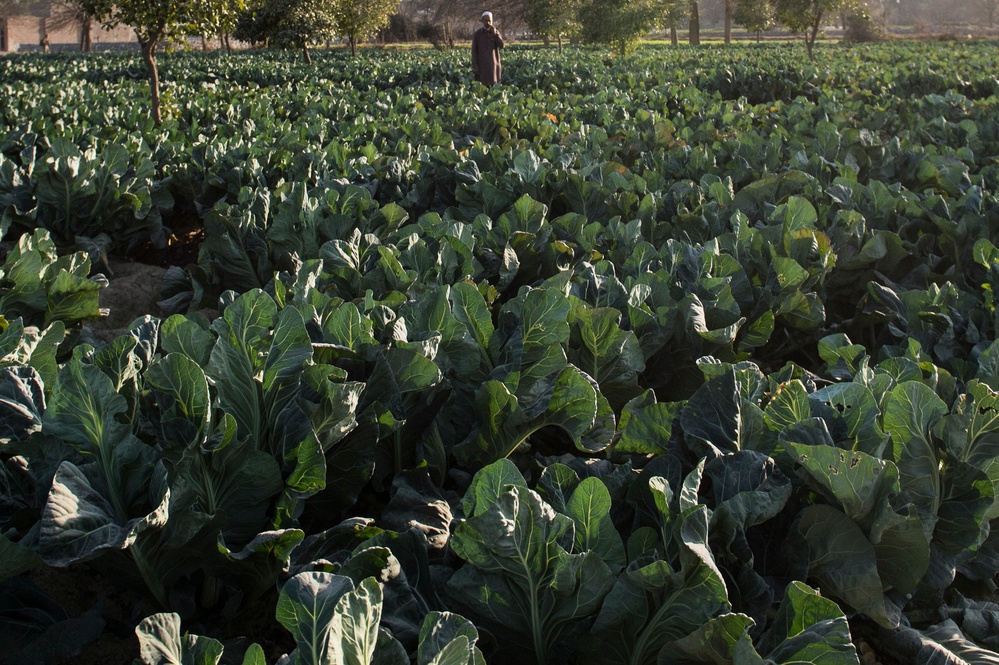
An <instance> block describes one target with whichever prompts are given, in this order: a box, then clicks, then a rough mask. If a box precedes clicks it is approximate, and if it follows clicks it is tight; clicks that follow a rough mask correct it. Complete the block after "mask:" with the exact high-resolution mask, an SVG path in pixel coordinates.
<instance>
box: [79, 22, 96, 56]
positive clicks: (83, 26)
mask: <svg viewBox="0 0 999 665" xmlns="http://www.w3.org/2000/svg"><path fill="white" fill-rule="evenodd" d="M92 25H93V19H91V18H90V17H89V16H85V17H84V18H83V21H81V22H80V50H81V51H83V52H84V53H90V52H91V51H93V50H94V44H93V42H92V41H91V37H90V28H91V26H92Z"/></svg>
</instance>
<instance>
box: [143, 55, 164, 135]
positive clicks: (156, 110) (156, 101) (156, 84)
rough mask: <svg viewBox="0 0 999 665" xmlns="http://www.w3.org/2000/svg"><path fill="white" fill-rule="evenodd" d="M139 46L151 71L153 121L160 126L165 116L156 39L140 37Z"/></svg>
mask: <svg viewBox="0 0 999 665" xmlns="http://www.w3.org/2000/svg"><path fill="white" fill-rule="evenodd" d="M139 46H141V47H142V59H143V60H144V61H145V63H146V70H147V71H148V72H149V92H150V95H151V98H152V99H151V101H152V113H153V122H155V123H156V126H157V127H159V126H160V125H161V124H163V116H162V115H161V113H160V73H159V70H158V69H157V68H156V40H155V39H150V40H149V41H143V40H142V39H141V38H140V39H139Z"/></svg>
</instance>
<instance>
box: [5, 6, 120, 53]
mask: <svg viewBox="0 0 999 665" xmlns="http://www.w3.org/2000/svg"><path fill="white" fill-rule="evenodd" d="M35 14H36V15H30V16H28V15H26V16H9V17H0V52H5V53H17V52H21V51H40V50H41V49H42V46H41V42H42V35H44V34H46V33H48V40H49V50H51V51H78V50H79V49H80V41H81V37H82V30H83V28H82V26H81V25H80V24H79V23H77V22H74V21H70V20H68V19H66V18H64V16H60V15H59V14H58V13H56V12H53V11H52V8H51V5H50V7H49V8H48V9H47V10H43V11H39V12H36V13H35ZM90 37H91V41H92V44H93V49H94V50H95V51H100V50H112V49H113V50H117V49H133V48H134V49H138V43H137V42H136V38H135V32H134V31H133V30H132V29H131V28H126V27H119V28H115V29H114V30H106V29H104V28H103V27H101V26H100V25H99V24H94V25H93V26H92V27H91V32H90Z"/></svg>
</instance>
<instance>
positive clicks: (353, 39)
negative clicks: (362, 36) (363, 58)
mask: <svg viewBox="0 0 999 665" xmlns="http://www.w3.org/2000/svg"><path fill="white" fill-rule="evenodd" d="M347 40H348V41H349V42H350V57H352V58H354V57H356V56H357V37H354V36H353V35H351V36H350V37H348V38H347Z"/></svg>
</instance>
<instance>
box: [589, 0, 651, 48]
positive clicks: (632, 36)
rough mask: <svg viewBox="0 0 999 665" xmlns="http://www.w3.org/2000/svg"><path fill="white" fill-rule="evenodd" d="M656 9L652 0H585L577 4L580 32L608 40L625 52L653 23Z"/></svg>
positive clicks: (594, 39) (591, 39)
mask: <svg viewBox="0 0 999 665" xmlns="http://www.w3.org/2000/svg"><path fill="white" fill-rule="evenodd" d="M657 9H658V7H657V4H656V3H655V2H652V1H651V0H612V1H610V2H596V1H592V2H591V1H584V2H582V5H581V6H580V7H579V23H580V35H581V36H582V38H583V39H584V40H585V41H587V42H591V43H596V44H611V45H613V46H614V47H615V48H616V49H617V52H618V53H619V54H620V55H625V53H627V52H628V50H630V49H632V48H634V45H635V43H636V42H637V41H638V39H639V37H641V36H642V35H644V34H646V33H647V32H648V31H649V28H650V27H652V25H653V24H654V22H655V21H656V19H657V18H658V11H657Z"/></svg>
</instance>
